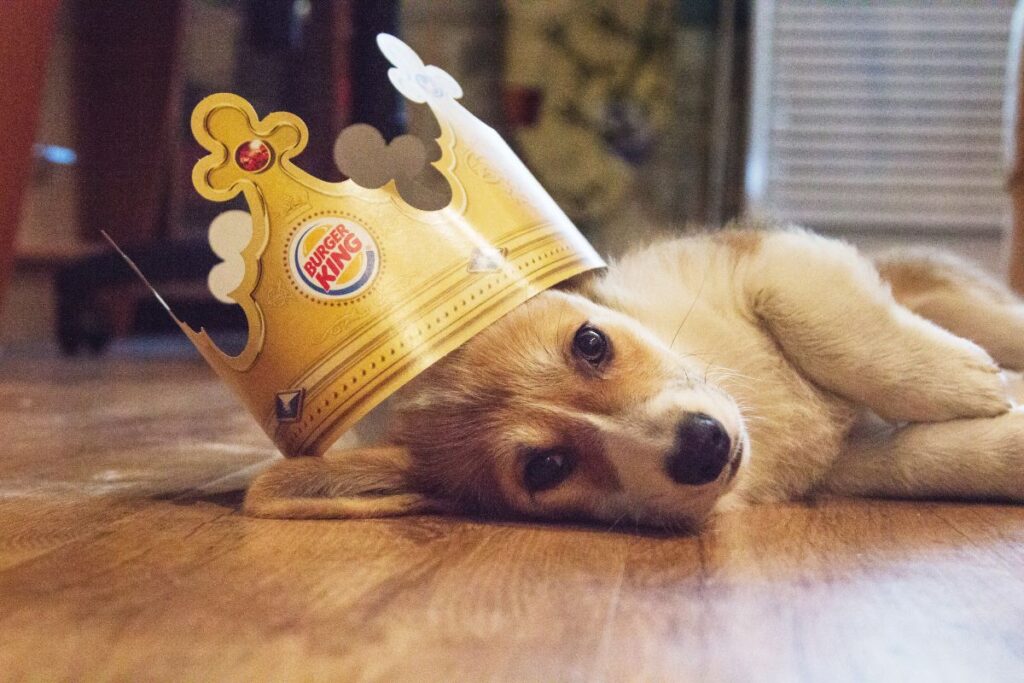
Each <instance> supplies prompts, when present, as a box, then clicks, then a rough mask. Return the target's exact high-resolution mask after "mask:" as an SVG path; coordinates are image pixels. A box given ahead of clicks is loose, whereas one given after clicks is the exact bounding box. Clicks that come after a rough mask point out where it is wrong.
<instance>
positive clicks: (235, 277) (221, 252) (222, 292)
mask: <svg viewBox="0 0 1024 683" xmlns="http://www.w3.org/2000/svg"><path fill="white" fill-rule="evenodd" d="M209 238H210V248H212V249H213V253H215V254H216V255H217V256H219V257H220V258H221V263H218V264H217V265H215V266H214V267H213V268H212V269H211V270H210V275H209V276H208V277H207V279H206V282H207V285H208V286H209V287H210V292H212V293H213V295H214V296H215V297H217V299H218V300H219V301H221V302H223V303H226V304H235V303H238V302H237V301H235V300H234V299H232V298H231V292H233V291H235V290H236V289H237V288H238V286H239V285H240V284H242V279H243V278H244V277H245V261H243V260H242V250H243V249H245V247H246V245H247V244H249V240H251V239H252V216H250V215H249V214H248V212H246V211H239V210H232V211H225V212H224V213H222V214H220V215H219V216H217V217H216V218H214V219H213V222H212V223H210V237H209Z"/></svg>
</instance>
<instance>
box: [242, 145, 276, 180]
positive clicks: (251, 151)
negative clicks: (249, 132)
mask: <svg viewBox="0 0 1024 683" xmlns="http://www.w3.org/2000/svg"><path fill="white" fill-rule="evenodd" d="M270 158H271V153H270V146H269V145H267V143H265V142H263V140H250V141H249V142H244V143H242V145H241V146H240V147H239V148H238V149H237V150H236V151H235V161H236V162H237V163H238V165H239V167H241V169H242V170H243V171H248V172H249V173H259V172H260V171H262V170H263V169H265V168H266V167H267V166H269V165H270Z"/></svg>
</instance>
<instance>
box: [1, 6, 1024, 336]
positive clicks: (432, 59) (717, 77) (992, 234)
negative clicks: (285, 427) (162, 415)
mask: <svg viewBox="0 0 1024 683" xmlns="http://www.w3.org/2000/svg"><path fill="white" fill-rule="evenodd" d="M1013 15H1014V3H1013V2H1010V1H1009V0H988V1H964V2H954V1H952V0H948V1H939V2H927V1H924V0H892V1H889V2H884V1H880V0H860V1H857V2H854V1H852V0H851V1H849V2H842V1H838V0H775V1H771V0H718V1H715V0H592V1H589V2H583V1H571V0H505V1H500V0H444V1H443V2H441V1H437V0H434V1H430V0H160V1H159V2H158V1H156V0H154V1H152V2H149V1H146V2H140V1H139V0H104V1H103V2H95V1H92V0H64V1H63V2H62V1H59V0H32V1H28V0H5V1H4V2H2V3H0V38H2V39H3V40H0V84H2V85H3V87H2V88H0V130H2V131H3V132H4V135H5V136H6V138H7V141H6V144H5V156H6V159H5V163H4V165H2V166H0V207H2V211H0V349H4V348H6V349H12V348H24V347H30V348H40V349H49V348H54V349H60V350H62V351H63V352H64V353H68V354H73V353H82V354H88V353H95V352H101V351H103V350H104V349H106V348H107V347H108V346H109V344H110V343H111V342H115V341H117V340H125V339H132V338H142V337H147V338H148V337H151V336H152V335H154V334H157V335H159V334H163V333H175V332H176V330H175V329H174V328H173V327H172V325H171V324H170V321H169V320H168V319H167V316H166V314H165V313H163V311H162V310H160V309H159V308H158V307H157V305H156V304H155V302H153V300H152V298H151V297H150V296H149V295H148V293H147V292H146V291H145V290H144V289H143V288H142V287H140V285H139V284H138V283H137V282H136V281H135V279H134V278H133V277H132V276H131V274H130V273H129V272H128V271H127V269H126V268H125V267H124V265H123V264H122V263H121V262H120V261H118V260H117V259H116V258H115V257H113V256H112V255H111V253H110V251H109V249H108V248H107V247H106V246H105V244H104V243H103V242H102V241H101V240H100V239H99V231H100V230H105V231H107V232H108V233H110V234H111V235H112V236H113V237H114V238H115V239H116V240H117V241H118V242H119V243H121V244H122V245H124V246H125V247H126V249H127V250H128V252H129V253H130V254H131V255H132V256H133V257H134V258H136V259H137V260H138V262H139V264H140V266H141V267H142V269H143V271H145V272H146V273H147V274H148V275H149V276H150V277H151V279H152V280H153V281H154V283H155V284H156V285H157V287H158V289H160V290H161V292H162V293H163V294H164V295H165V297H166V298H167V299H169V301H170V303H171V305H172V306H173V307H174V309H175V311H176V312H177V313H178V314H179V316H180V317H182V318H183V319H184V320H186V321H187V322H189V323H190V324H192V326H193V327H198V326H200V325H204V326H206V327H208V328H211V329H213V330H216V331H219V332H220V333H223V334H228V333H230V332H231V331H244V320H243V318H242V316H241V314H240V312H239V311H238V310H237V307H235V306H227V305H224V304H221V303H218V302H217V301H216V300H215V299H213V297H212V296H211V295H210V294H209V292H208V291H207V287H206V276H207V273H208V272H209V269H210V267H211V266H212V265H213V264H214V262H215V260H214V256H213V254H212V253H211V252H210V249H209V246H208V244H207V242H206V231H207V228H208V226H209V222H210V220H211V219H212V218H213V217H214V216H215V215H217V214H218V213H220V212H222V211H224V210H225V209H227V208H233V207H232V206H225V205H223V204H212V203H209V202H205V201H203V200H201V199H200V198H199V197H198V195H197V194H196V193H195V192H194V190H193V189H192V185H191V177H190V173H191V167H192V165H193V163H194V162H195V161H196V160H197V159H198V158H199V157H200V156H202V150H201V149H200V148H199V147H198V145H197V144H196V143H195V142H194V141H193V140H192V137H191V133H190V132H189V128H188V119H189V114H190V112H191V109H192V107H193V106H194V105H195V103H197V102H198V101H199V100H200V99H202V98H203V97H204V96H206V95H208V94H210V93H213V92H218V91H231V92H235V93H238V94H240V95H242V96H244V97H246V98H247V99H249V100H250V101H251V102H252V103H253V105H254V106H255V108H256V110H257V112H259V113H260V114H261V115H265V114H267V113H269V112H271V111H275V110H287V111H292V112H295V113H296V114H298V115H300V116H301V117H302V118H303V119H304V120H305V121H306V122H307V124H308V125H309V128H310V131H311V136H310V137H311V143H310V146H309V148H308V150H307V151H306V152H305V153H304V154H303V155H302V156H301V157H300V158H299V159H298V160H297V163H298V165H300V166H302V167H303V168H305V169H306V170H308V171H310V172H312V173H314V174H315V175H318V176H320V177H322V178H324V179H326V180H340V179H341V175H340V173H339V172H338V171H337V169H336V168H335V167H334V164H333V161H332V159H331V147H332V145H333V141H334V138H335V137H336V135H337V134H338V133H339V132H340V131H341V130H342V129H343V128H344V127H345V126H347V125H349V124H352V123H355V122H367V123H370V124H373V125H374V126H376V127H378V128H379V129H380V130H381V131H382V132H383V133H384V135H385V137H386V138H389V139H390V138H392V137H394V136H396V135H398V134H401V133H403V132H405V131H406V130H410V129H411V130H413V131H414V132H416V130H417V126H418V123H417V121H418V116H417V112H416V111H414V110H411V109H408V108H406V107H404V106H403V104H402V103H401V102H400V101H399V99H398V97H397V96H396V95H395V94H394V92H393V91H392V90H391V88H390V84H389V83H388V80H387V77H386V70H387V64H386V63H385V62H384V61H383V59H382V58H381V57H380V55H379V53H378V52H377V50H376V47H375V45H374V43H373V40H374V37H375V35H376V34H377V33H378V32H380V31H387V32H391V33H395V34H397V35H399V36H401V37H402V38H403V39H405V40H406V41H407V42H409V43H410V44H411V45H412V46H413V47H414V48H415V49H416V50H417V51H418V52H419V54H420V55H421V56H422V57H423V59H424V61H425V62H427V63H433V64H437V65H439V66H441V67H442V68H444V69H445V70H447V71H448V72H450V73H451V74H452V75H453V76H455V78H456V79H457V80H458V81H459V82H460V83H461V84H462V86H463V88H464V90H465V97H464V99H463V103H464V104H465V105H466V106H467V107H468V108H469V109H470V110H471V111H473V112H474V113H475V114H476V115H477V116H479V117H480V118H481V119H483V120H484V121H486V122H488V123H490V124H491V125H493V126H494V127H495V128H497V129H498V130H499V131H500V132H501V133H502V134H503V135H505V136H506V138H507V139H508V140H509V141H510V142H511V143H512V144H513V146H514V147H515V148H516V149H517V150H518V151H519V152H520V154H521V156H522V157H523V158H524V160H525V161H526V162H527V164H528V165H529V166H530V167H531V168H532V169H533V170H534V172H535V173H536V174H537V176H538V177H539V178H540V179H541V181H542V182H543V183H544V184H545V186H546V187H547V188H548V189H549V191H550V192H551V193H552V194H553V195H554V197H555V199H556V200H557V201H558V202H559V203H560V204H561V205H562V207H563V208H564V209H565V210H566V211H567V212H568V213H569V214H570V215H571V216H572V218H573V219H574V220H576V221H577V223H578V225H580V227H581V228H582V229H583V230H584V232H585V233H586V234H587V235H588V236H589V237H590V238H591V239H592V240H593V241H594V242H595V244H596V245H597V246H598V247H599V248H600V249H602V250H605V251H608V252H611V253H616V252H618V251H621V250H622V249H624V248H625V247H626V246H628V245H629V244H630V243H633V242H635V241H637V240H640V239H643V238H644V237H645V236H648V235H651V234H654V233H663V232H670V231H684V230H690V229H698V227H699V226H703V225H707V226H712V227H714V226H719V225H721V224H723V223H724V222H726V221H728V220H730V219H733V218H735V217H737V216H741V215H744V214H755V215H770V216H774V217H778V218H780V219H784V220H792V221H796V222H799V223H802V224H804V225H807V226H809V227H812V228H815V229H817V230H820V231H822V232H825V233H828V234H833V235H837V236H841V237H844V238H846V239H848V240H850V241H852V242H854V243H856V244H859V245H861V246H863V247H865V248H866V249H869V250H874V249H884V248H887V247H892V246H899V245H906V244H912V243H913V244H928V245H934V246H941V247H946V248H950V249H953V250H955V251H958V252H960V253H962V254H965V255H967V256H969V257H970V258H972V259H973V260H975V261H977V262H978V263H979V264H980V265H981V266H983V267H984V268H986V269H988V270H990V271H991V272H993V273H995V274H997V275H998V276H999V277H1001V278H1007V277H1009V278H1010V279H1011V280H1012V281H1013V282H1014V284H1015V285H1017V286H1018V287H1020V286H1024V261H1022V254H1021V253H1020V252H1019V251H1018V247H1019V241H1018V240H1017V238H1016V235H1017V230H1015V228H1014V224H1015V221H1014V219H1013V213H1014V212H1013V210H1012V209H1013V207H1014V202H1015V201H1016V202H1017V205H1018V206H1024V200H1022V199H1021V196H1024V195H1021V193H1020V191H1019V188H1020V187H1021V184H1020V183H1018V182H1017V180H1018V174H1017V173H1016V172H1015V168H1016V163H1017V159H1018V157H1019V156H1020V155H1019V153H1018V147H1017V139H1018V136H1017V135H1016V134H1015V131H1016V127H1017V122H1018V119H1019V117H1018V98H1017V83H1018V78H1017V74H1018V70H1019V61H1020V51H1019V49H1018V47H1017V43H1018V41H1019V30H1018V29H1019V26H1017V25H1018V24H1019V23H1020V22H1015V21H1014V20H1013ZM234 208H246V207H245V206H244V205H243V204H241V203H236V205H235V207H234ZM182 339H183V338H182Z"/></svg>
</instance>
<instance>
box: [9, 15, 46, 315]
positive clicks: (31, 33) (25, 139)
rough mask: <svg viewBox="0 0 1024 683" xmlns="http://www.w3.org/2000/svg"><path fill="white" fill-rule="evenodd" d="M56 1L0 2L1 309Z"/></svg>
mask: <svg viewBox="0 0 1024 683" xmlns="http://www.w3.org/2000/svg"><path fill="white" fill-rule="evenodd" d="M57 3H58V0H35V1H34V2H0V82H2V84H3V86H2V87H0V131H3V135H4V162H3V163H2V164H0V307H2V306H3V299H4V292H5V291H6V288H7V283H8V281H9V280H10V277H11V272H12V271H13V269H14V249H15V237H16V234H17V231H18V221H19V219H20V217H21V201H22V197H23V195H24V192H25V187H26V186H27V185H28V179H29V175H30V174H31V171H32V143H33V141H34V140H35V133H36V124H37V122H38V119H39V104H40V100H41V98H42V92H43V84H44V81H45V75H46V58H47V56H48V55H49V51H50V50H49V48H50V43H51V38H52V35H53V26H54V18H55V16H56V13H57Z"/></svg>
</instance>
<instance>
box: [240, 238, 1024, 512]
mask: <svg viewBox="0 0 1024 683" xmlns="http://www.w3.org/2000/svg"><path fill="white" fill-rule="evenodd" d="M1000 366H1002V367H1003V368H1008V369H1022V368H1024V305H1022V304H1021V303H1020V302H1018V300H1017V299H1015V298H1014V297H1013V296H1012V295H1011V294H1010V293H1009V292H1008V291H1007V290H1006V289H1005V288H1003V287H1002V286H1000V285H998V284H997V283H995V282H994V281H991V280H989V279H988V278H987V277H986V276H984V275H982V274H980V273H978V272H976V271H974V270H972V269H971V268H970V267H968V266H966V265H965V264H962V263H959V262H957V261H955V260H953V259H951V258H949V257H943V256H937V255H931V254H921V253H917V254H914V253H905V254H902V255H896V256H893V257H890V258H885V259H880V260H877V261H875V262H871V261H869V260H868V259H866V258H865V257H863V256H861V255H860V254H858V252H857V251H856V250H854V249H853V248H852V247H850V246H849V245H847V244H845V243H843V242H839V241H835V240H831V239H826V238H824V237H820V236H817V235H814V234H812V233H809V232H806V231H803V230H800V229H796V228H788V229H776V230H755V229H743V227H742V226H740V227H733V228H732V229H727V230H724V231H721V232H717V233H708V234H703V235H697V236H688V237H680V238H676V239H671V240H666V241H662V242H658V243H654V244H651V245H650V246H647V247H645V248H642V249H638V250H635V251H633V252H632V253H630V254H628V255H626V256H625V257H623V258H622V259H620V260H618V261H617V262H615V263H613V264H612V265H611V266H610V267H609V268H608V269H607V271H605V272H603V273H601V274H599V275H594V276H589V277H584V278H582V279H579V280H578V281H576V282H573V283H570V284H569V285H568V286H567V287H565V288H562V289H560V290H557V291H547V292H545V293H543V294H540V295H538V296H537V297H535V298H533V299H532V300H530V301H529V302H527V303H526V304H524V305H522V306H521V307H519V308H518V309H516V310H515V311H513V312H512V313H510V314H508V315H507V316H505V317H504V318H503V319H501V320H500V321H498V322H497V323H495V324H494V325H492V326H491V327H489V328H488V329H487V330H485V331H484V332H482V333H481V334H479V335H478V336H476V337H475V338H474V339H472V340H471V341H469V342H468V343H467V344H465V345H464V346H463V347H462V348H460V349H459V350H458V351H456V352H454V353H452V354H450V355H449V356H448V357H446V358H444V359H443V360H442V361H440V362H438V363H437V364H436V365H435V366H434V367H432V368H431V369H430V370H428V371H426V372H424V373H423V374H422V375H421V376H420V377H418V378H417V379H416V380H415V381H413V382H412V383H410V384H409V385H407V386H406V387H404V388H403V389H402V390H401V391H400V392H399V393H398V394H396V395H395V396H394V397H393V398H392V399H390V400H389V401H388V404H390V405H389V409H390V415H389V417H388V418H386V419H385V421H384V422H385V432H386V435H387V436H386V443H389V444H390V445H388V446H383V447H375V448H353V449H349V450H346V451H342V452H336V453H331V454H328V455H327V456H326V457H323V458H294V459H290V460H283V461H280V462H277V463H275V464H274V465H273V466H272V467H270V468H269V469H268V470H266V471H265V472H263V473H262V474H260V475H259V476H258V477H257V478H256V479H255V480H254V482H253V483H252V485H251V486H250V489H249V492H248V494H247V497H246V501H245V510H246V512H247V513H249V514H251V515H256V516H265V517H286V518H325V517H376V516H386V515H397V514H407V513H416V512H426V511H448V512H465V513H471V514H484V515H501V516H520V517H522V516H526V517H533V518H545V519H554V520H568V519H572V520H593V521H599V522H603V523H608V524H614V523H616V522H618V521H620V520H629V521H630V522H631V523H639V524H645V525H656V526H664V527H667V528H673V529H681V528H687V529H689V528H695V527H698V526H699V525H700V524H701V523H702V522H703V521H704V520H705V519H706V518H707V517H708V516H709V514H711V513H712V512H713V511H715V510H720V509H723V508H726V507H731V506H736V505H738V504H744V503H760V502H767V501H781V500H790V499H795V498H801V497H805V496H808V495H812V494H814V493H817V492H833V493H840V494H849V495H868V496H899V497H957V498H984V499H1003V500H1011V501H1024V412H1021V411H1017V410H1014V409H1013V407H1012V403H1011V401H1010V400H1009V399H1008V398H1007V391H1006V388H1005V384H1004V376H1003V375H1002V373H1001V370H1000Z"/></svg>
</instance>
